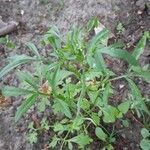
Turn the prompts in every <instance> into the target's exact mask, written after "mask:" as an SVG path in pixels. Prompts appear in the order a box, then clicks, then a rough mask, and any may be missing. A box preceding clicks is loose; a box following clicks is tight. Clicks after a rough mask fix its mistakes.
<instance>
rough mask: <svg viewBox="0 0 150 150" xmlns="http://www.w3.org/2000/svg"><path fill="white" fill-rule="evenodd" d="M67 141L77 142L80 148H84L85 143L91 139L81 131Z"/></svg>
mask: <svg viewBox="0 0 150 150" xmlns="http://www.w3.org/2000/svg"><path fill="white" fill-rule="evenodd" d="M69 141H71V142H74V143H77V144H78V145H79V146H80V147H81V148H84V147H85V146H86V145H88V144H90V143H91V142H92V141H93V140H92V139H91V138H90V137H89V136H88V135H85V134H83V133H81V134H79V135H77V136H75V137H73V138H71V139H70V140H69Z"/></svg>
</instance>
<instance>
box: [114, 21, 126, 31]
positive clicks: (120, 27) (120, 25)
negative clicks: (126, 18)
mask: <svg viewBox="0 0 150 150" xmlns="http://www.w3.org/2000/svg"><path fill="white" fill-rule="evenodd" d="M116 29H117V31H118V33H123V32H124V31H125V28H124V26H123V24H122V23H121V22H119V23H118V25H117V27H116Z"/></svg>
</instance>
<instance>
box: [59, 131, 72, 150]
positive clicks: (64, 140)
mask: <svg viewBox="0 0 150 150" xmlns="http://www.w3.org/2000/svg"><path fill="white" fill-rule="evenodd" d="M69 133H70V131H68V132H67V134H66V136H65V137H64V139H63V141H62V144H61V147H60V150H62V149H63V146H64V144H65V142H66V138H67V137H68V135H69Z"/></svg>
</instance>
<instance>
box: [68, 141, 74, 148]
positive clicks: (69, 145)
mask: <svg viewBox="0 0 150 150" xmlns="http://www.w3.org/2000/svg"><path fill="white" fill-rule="evenodd" d="M68 149H69V150H72V149H73V145H72V143H71V142H68Z"/></svg>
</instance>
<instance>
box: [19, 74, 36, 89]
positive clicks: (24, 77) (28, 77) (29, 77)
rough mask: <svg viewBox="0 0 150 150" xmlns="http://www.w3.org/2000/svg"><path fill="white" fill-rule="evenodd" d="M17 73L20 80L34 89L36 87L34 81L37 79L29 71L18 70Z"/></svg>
mask: <svg viewBox="0 0 150 150" xmlns="http://www.w3.org/2000/svg"><path fill="white" fill-rule="evenodd" d="M17 75H18V77H19V79H20V80H22V81H25V82H26V83H28V84H29V85H31V86H32V87H33V88H34V89H37V88H38V85H37V83H36V82H37V81H36V80H35V78H34V77H33V76H32V75H31V74H30V73H27V72H23V71H19V72H18V73H17Z"/></svg>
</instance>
